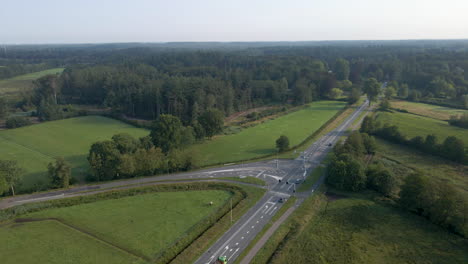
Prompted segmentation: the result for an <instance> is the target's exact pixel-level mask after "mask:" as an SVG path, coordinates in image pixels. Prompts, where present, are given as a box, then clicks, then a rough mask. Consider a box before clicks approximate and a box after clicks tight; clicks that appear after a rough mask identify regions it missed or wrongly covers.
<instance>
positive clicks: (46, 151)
mask: <svg viewBox="0 0 468 264" xmlns="http://www.w3.org/2000/svg"><path fill="white" fill-rule="evenodd" d="M117 133H128V134H130V135H132V136H135V137H142V136H145V135H148V133H149V132H148V130H145V129H140V128H135V127H133V126H130V125H128V124H125V123H122V122H120V121H116V120H114V119H110V118H106V117H101V116H86V117H77V118H70V119H64V120H58V121H51V122H45V123H41V124H37V125H31V126H27V127H21V128H16V129H10V130H4V131H0V159H7V160H17V161H18V162H19V164H20V166H21V167H22V168H23V169H24V170H25V173H24V177H23V180H22V184H21V186H20V187H19V190H29V189H31V188H32V187H33V186H35V185H41V184H44V183H45V182H46V181H47V176H46V172H47V164H48V163H49V162H51V161H53V158H55V157H59V156H62V157H64V158H65V160H66V161H68V162H69V163H70V164H71V165H72V175H73V176H74V177H75V178H77V179H78V180H80V181H82V180H84V177H85V175H86V173H87V171H88V168H89V165H88V161H87V160H86V156H87V154H88V152H89V149H90V147H91V145H92V144H93V143H94V142H96V141H101V140H108V139H110V138H111V137H112V136H113V135H115V134H117Z"/></svg>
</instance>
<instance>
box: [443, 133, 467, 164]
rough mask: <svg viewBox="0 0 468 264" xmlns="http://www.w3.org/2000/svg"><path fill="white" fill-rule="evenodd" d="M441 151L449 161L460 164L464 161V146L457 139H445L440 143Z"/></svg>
mask: <svg viewBox="0 0 468 264" xmlns="http://www.w3.org/2000/svg"><path fill="white" fill-rule="evenodd" d="M441 151H442V155H444V156H445V157H446V158H448V159H450V160H453V161H457V162H461V161H463V160H464V159H465V144H464V143H463V140H461V139H459V138H457V137H454V136H449V137H447V138H446V139H445V140H444V143H442V146H441Z"/></svg>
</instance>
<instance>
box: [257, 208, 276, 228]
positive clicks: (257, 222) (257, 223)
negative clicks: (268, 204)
mask: <svg viewBox="0 0 468 264" xmlns="http://www.w3.org/2000/svg"><path fill="white" fill-rule="evenodd" d="M275 208H276V207H275ZM257 224H258V221H257Z"/></svg>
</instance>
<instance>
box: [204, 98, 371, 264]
mask: <svg viewBox="0 0 468 264" xmlns="http://www.w3.org/2000/svg"><path fill="white" fill-rule="evenodd" d="M367 105H368V102H367V101H365V102H364V103H363V104H362V105H361V106H360V107H359V108H358V109H356V110H355V111H354V112H353V113H352V114H351V115H350V116H349V117H348V118H347V119H346V120H345V121H344V122H342V123H341V124H340V125H339V126H338V127H337V128H335V129H334V130H333V131H331V132H329V133H327V134H326V135H324V136H322V137H321V138H320V139H319V140H317V141H316V142H315V143H314V144H312V145H311V146H310V147H309V148H307V149H306V150H305V151H304V152H302V153H301V155H300V156H299V157H298V158H297V159H295V160H279V161H278V166H277V167H278V170H280V171H281V172H283V173H284V174H283V175H282V176H276V175H269V174H267V173H266V172H264V173H262V174H260V175H259V176H257V177H263V178H273V179H274V180H276V182H275V183H273V182H271V181H269V187H268V189H269V191H268V192H267V193H266V194H265V196H264V197H263V198H262V199H261V200H260V201H259V202H257V204H255V206H253V207H252V208H251V209H250V210H249V211H248V212H247V213H246V214H245V215H243V216H242V218H241V219H239V221H237V222H236V223H235V224H234V225H233V226H232V227H231V228H230V229H229V230H228V231H227V232H226V233H225V234H224V235H223V236H222V237H221V238H219V239H218V241H216V242H215V243H214V244H213V245H212V246H211V247H210V249H209V250H208V251H206V252H205V253H204V254H203V255H202V256H201V257H200V258H199V259H198V260H197V261H196V262H195V263H197V264H210V263H215V262H216V259H217V258H218V257H219V256H226V257H227V259H228V261H229V262H231V263H232V262H233V261H235V260H236V258H237V257H238V256H239V255H240V254H241V253H242V251H243V250H245V248H246V247H247V246H248V245H249V244H250V242H251V241H252V240H253V239H254V238H255V236H256V235H257V234H258V233H259V232H260V231H261V230H262V229H263V227H264V226H265V225H266V224H267V223H268V222H269V221H270V220H271V219H272V217H273V216H274V215H275V214H276V212H278V210H279V209H280V208H281V207H282V206H283V202H284V199H287V198H289V197H290V196H291V195H296V188H297V184H296V183H297V182H302V181H304V180H307V175H309V174H310V172H311V171H312V170H313V169H315V168H316V167H317V166H319V165H320V163H321V162H322V161H323V160H324V159H325V157H326V156H327V154H328V152H330V151H331V150H332V147H333V146H334V145H335V144H336V142H338V140H339V139H340V138H341V137H342V136H345V135H346V130H347V129H348V128H349V127H350V126H351V124H352V123H353V122H354V120H356V119H357V118H358V117H359V115H360V113H361V112H362V111H363V110H364V109H366V107H367ZM273 163H274V164H275V163H276V162H275V161H273ZM324 179H325V177H324V176H322V177H320V179H319V180H318V181H317V182H316V183H315V184H314V185H313V186H312V188H311V189H310V190H309V191H307V192H306V193H300V194H299V193H297V196H298V197H299V199H298V203H297V204H296V206H294V207H292V208H294V209H295V208H297V207H298V206H299V205H300V204H301V203H302V201H303V200H304V199H305V198H306V197H308V196H310V195H312V193H313V192H314V191H315V190H316V189H317V188H318V187H319V186H320V185H321V184H322V183H323V181H324ZM280 199H283V202H281V201H280ZM294 209H293V210H294ZM290 213H292V212H289V214H290ZM284 220H286V219H284ZM284 220H283V221H284Z"/></svg>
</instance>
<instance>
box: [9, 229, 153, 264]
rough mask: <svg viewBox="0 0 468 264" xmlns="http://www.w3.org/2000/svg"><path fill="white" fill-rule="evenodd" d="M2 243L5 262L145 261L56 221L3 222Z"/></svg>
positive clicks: (26, 263) (14, 263)
mask: <svg viewBox="0 0 468 264" xmlns="http://www.w3.org/2000/svg"><path fill="white" fill-rule="evenodd" d="M0 244H1V245H2V246H0V256H2V263H3V264H17V263H23V264H29V263H51V264H52V263H56V264H62V263H83V264H88V263H89V264H92V263H121V264H124V263H145V262H144V261H142V260H140V259H139V258H136V257H134V256H132V255H130V254H128V253H126V252H124V251H120V250H117V249H116V248H114V247H112V246H109V245H106V244H103V243H102V242H100V241H98V240H96V239H93V238H92V237H90V236H88V235H86V234H83V233H80V232H77V231H75V230H73V229H71V228H69V227H67V226H65V225H62V224H60V223H58V222H56V221H44V222H30V223H17V224H6V225H2V226H0ZM25 250H27V252H25Z"/></svg>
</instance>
